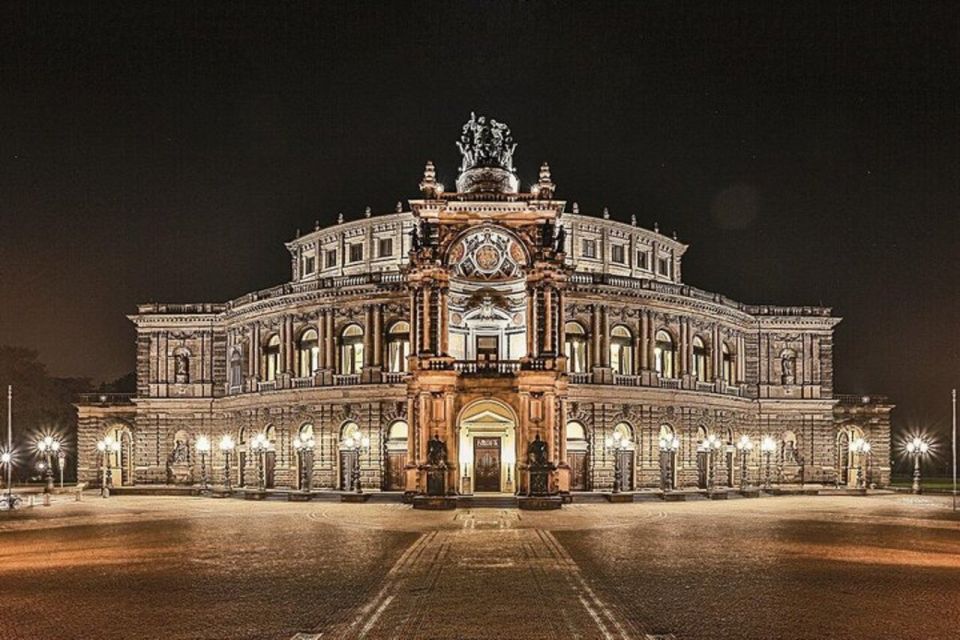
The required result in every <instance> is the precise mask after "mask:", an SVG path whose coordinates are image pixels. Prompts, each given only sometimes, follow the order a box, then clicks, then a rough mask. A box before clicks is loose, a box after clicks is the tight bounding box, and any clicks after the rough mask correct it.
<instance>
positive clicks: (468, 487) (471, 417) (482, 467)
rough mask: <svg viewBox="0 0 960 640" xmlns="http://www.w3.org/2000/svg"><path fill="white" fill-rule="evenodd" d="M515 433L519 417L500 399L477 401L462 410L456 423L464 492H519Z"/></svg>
mask: <svg viewBox="0 0 960 640" xmlns="http://www.w3.org/2000/svg"><path fill="white" fill-rule="evenodd" d="M516 430H517V416H516V414H515V413H514V411H513V409H512V408H510V406H508V405H506V404H504V403H503V402H500V401H499V400H493V399H484V400H476V401H474V402H471V403H470V404H468V405H467V406H466V407H464V408H463V410H462V411H461V412H460V417H459V419H458V420H457V444H458V448H457V449H458V451H459V460H458V462H459V465H460V469H461V477H460V480H459V482H460V492H461V493H482V492H503V493H514V492H515V491H516V486H517V436H516Z"/></svg>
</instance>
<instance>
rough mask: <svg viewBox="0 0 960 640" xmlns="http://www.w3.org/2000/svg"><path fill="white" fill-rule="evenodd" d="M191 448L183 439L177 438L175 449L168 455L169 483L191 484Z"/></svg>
mask: <svg viewBox="0 0 960 640" xmlns="http://www.w3.org/2000/svg"><path fill="white" fill-rule="evenodd" d="M189 458H190V448H189V447H188V446H187V443H186V442H184V441H183V440H177V441H176V442H175V443H174V445H173V450H171V451H170V455H168V456H167V483H168V484H189V483H190V481H191V480H190V474H191V470H190V465H189V462H190V459H189Z"/></svg>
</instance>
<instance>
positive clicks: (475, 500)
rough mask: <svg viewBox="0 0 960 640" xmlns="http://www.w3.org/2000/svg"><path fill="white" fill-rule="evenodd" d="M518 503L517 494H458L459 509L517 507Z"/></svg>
mask: <svg viewBox="0 0 960 640" xmlns="http://www.w3.org/2000/svg"><path fill="white" fill-rule="evenodd" d="M518 505H519V502H518V500H517V496H513V495H507V494H504V495H488V496H484V495H473V496H457V508H459V509H516V508H517V506H518Z"/></svg>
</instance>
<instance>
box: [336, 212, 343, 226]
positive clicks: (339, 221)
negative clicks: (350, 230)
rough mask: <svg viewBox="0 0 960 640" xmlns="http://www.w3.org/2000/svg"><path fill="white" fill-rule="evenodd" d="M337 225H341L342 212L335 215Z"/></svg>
mask: <svg viewBox="0 0 960 640" xmlns="http://www.w3.org/2000/svg"><path fill="white" fill-rule="evenodd" d="M337 224H343V212H340V213H338V214H337Z"/></svg>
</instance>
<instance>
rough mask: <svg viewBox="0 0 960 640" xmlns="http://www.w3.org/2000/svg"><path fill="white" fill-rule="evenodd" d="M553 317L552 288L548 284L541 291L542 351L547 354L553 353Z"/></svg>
mask: <svg viewBox="0 0 960 640" xmlns="http://www.w3.org/2000/svg"><path fill="white" fill-rule="evenodd" d="M553 317H554V316H553V288H552V287H551V286H550V285H549V284H548V285H547V286H546V287H544V289H543V350H544V351H545V352H547V353H555V351H554V347H553V331H554V326H553Z"/></svg>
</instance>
